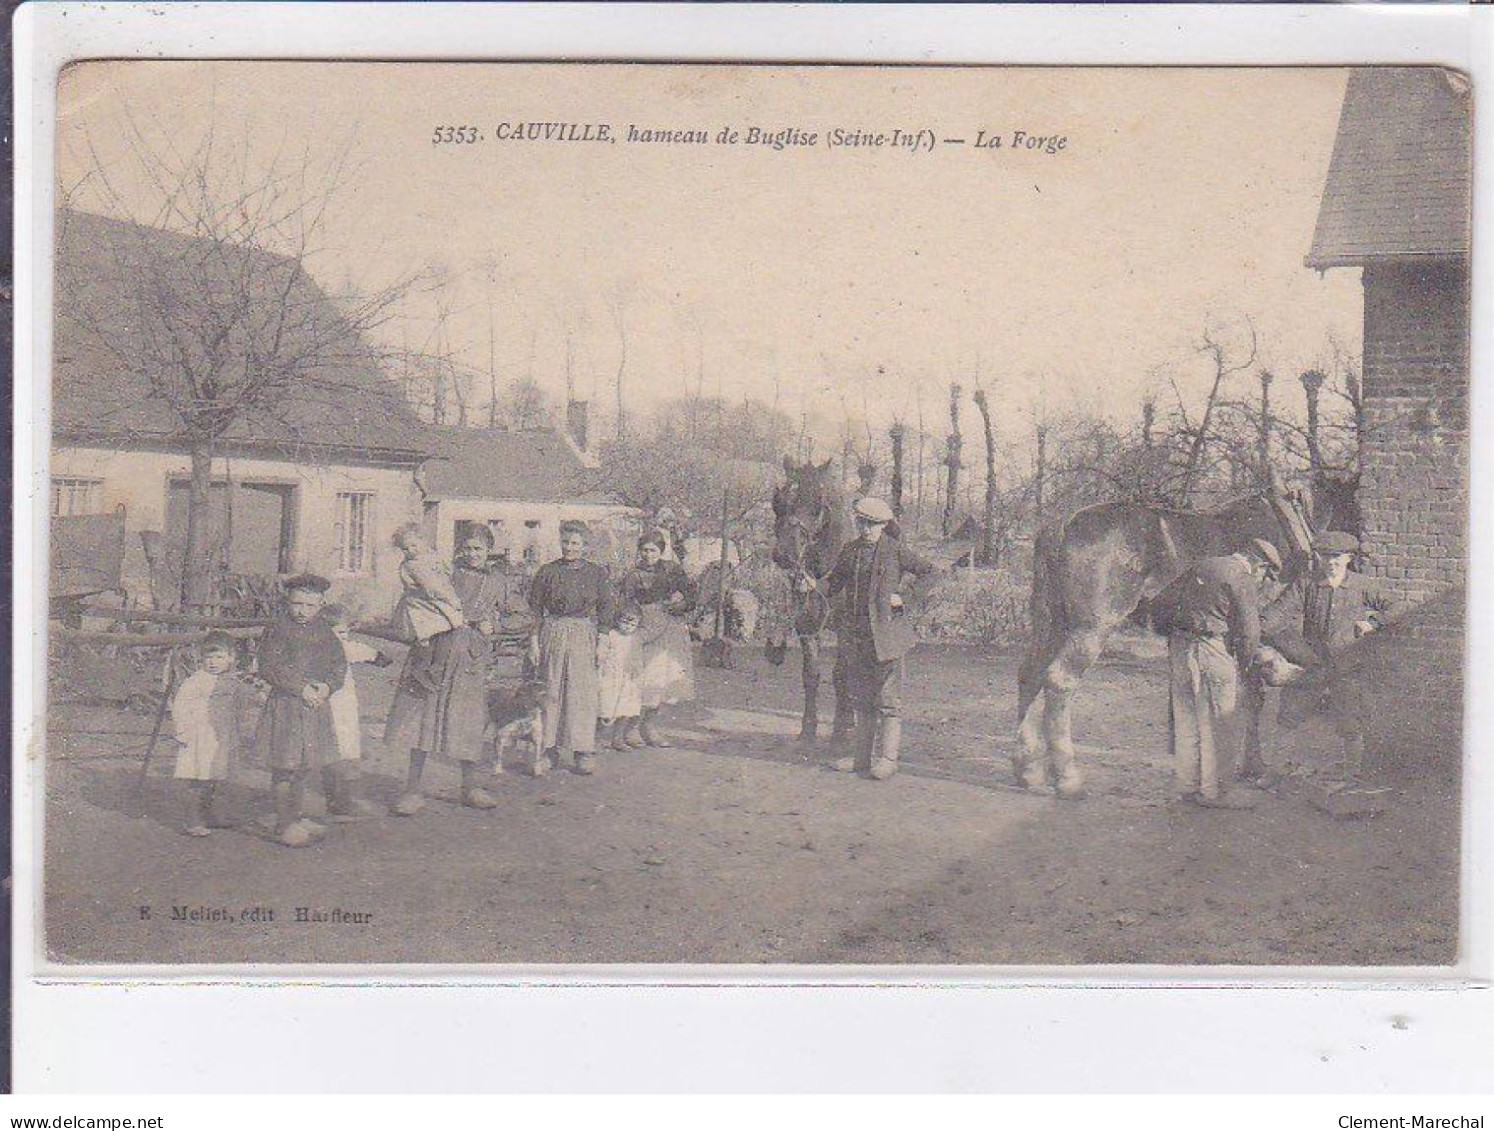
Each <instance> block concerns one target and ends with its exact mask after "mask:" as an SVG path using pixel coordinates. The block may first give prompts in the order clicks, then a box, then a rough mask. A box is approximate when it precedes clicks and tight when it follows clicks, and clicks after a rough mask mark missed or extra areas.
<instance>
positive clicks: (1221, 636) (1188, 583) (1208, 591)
mask: <svg viewBox="0 0 1494 1131" xmlns="http://www.w3.org/2000/svg"><path fill="white" fill-rule="evenodd" d="M1280 573H1281V555H1280V554H1279V553H1278V552H1277V550H1276V547H1275V546H1273V545H1271V543H1269V542H1267V541H1265V540H1264V539H1261V538H1256V539H1254V540H1252V541H1251V542H1250V544H1249V545H1247V546H1246V547H1245V548H1244V549H1242V550H1238V551H1236V552H1235V553H1232V554H1224V555H1221V556H1219V557H1214V558H1204V559H1203V560H1202V561H1199V562H1196V563H1194V564H1193V565H1192V566H1190V567H1188V568H1187V569H1185V570H1184V571H1183V572H1182V573H1181V574H1180V575H1179V576H1178V578H1177V579H1176V580H1175V581H1173V583H1172V584H1171V585H1169V586H1168V587H1167V588H1166V589H1164V590H1163V591H1162V592H1161V593H1160V594H1159V595H1158V596H1157V599H1156V601H1155V602H1154V603H1153V617H1154V619H1155V620H1156V623H1157V625H1158V627H1160V628H1163V629H1164V630H1165V631H1166V632H1167V634H1168V641H1167V654H1168V660H1169V663H1170V665H1171V669H1172V683H1171V701H1170V702H1171V711H1170V723H1171V731H1172V748H1173V762H1174V765H1175V767H1176V771H1177V783H1178V792H1179V795H1180V796H1181V798H1182V799H1183V800H1184V801H1188V802H1192V803H1193V804H1196V805H1202V806H1205V807H1206V808H1210V809H1250V808H1253V807H1254V806H1255V801H1254V799H1253V798H1252V797H1251V796H1250V795H1249V794H1248V793H1247V792H1245V791H1241V790H1225V789H1223V788H1222V787H1221V784H1220V772H1219V758H1220V756H1221V755H1222V756H1223V757H1224V758H1226V759H1229V758H1230V755H1231V754H1232V752H1233V743H1232V741H1231V738H1232V732H1231V730H1230V723H1231V721H1232V719H1233V717H1234V713H1235V707H1236V704H1237V702H1238V698H1239V683H1240V675H1241V673H1242V671H1243V670H1245V669H1246V668H1248V667H1249V666H1250V665H1251V664H1253V663H1254V662H1255V660H1256V656H1257V653H1258V652H1259V651H1260V647H1261V606H1260V585H1261V583H1262V582H1263V581H1269V580H1273V579H1274V578H1275V577H1277V576H1279V575H1280ZM1228 769H1229V767H1228V766H1226V770H1228Z"/></svg>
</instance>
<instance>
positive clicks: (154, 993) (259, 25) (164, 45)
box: [12, 4, 1494, 1091]
mask: <svg viewBox="0 0 1494 1131" xmlns="http://www.w3.org/2000/svg"><path fill="white" fill-rule="evenodd" d="M1491 27H1494V22H1491V19H1490V18H1489V15H1488V12H1487V11H1484V10H1479V9H1469V8H1464V7H1459V6H1455V5H1447V6H1419V5H1378V6H1370V7H1352V8H1351V7H1331V6H1323V7H1318V6H1255V5H1240V6H1208V7H1182V6H1166V7H1163V6H1156V7H1152V6H1110V7H1103V8H1101V7H1064V6H1036V5H1034V6H1027V5H1020V6H1013V7H1007V8H973V7H969V6H963V5H951V6H922V5H919V6H883V5H875V6H845V5H834V6H823V7H806V6H792V7H790V6H772V5H763V6H756V5H743V6H693V5H692V6H680V7H676V6H670V5H617V6H609V5H547V4H534V5H529V4H515V5H494V6H487V7H483V6H477V5H465V4H462V5H451V4H430V5H408V4H370V5H356V4H325V5H320V4H215V5H208V6H197V5H193V6H187V5H182V6H172V5H166V6H146V5H126V4H103V5H83V4H55V5H39V6H31V7H26V8H22V9H20V10H19V12H18V13H17V15H16V17H15V39H16V51H17V55H16V119H15V120H16V142H17V165H16V170H17V173H16V238H17V248H16V328H17V333H16V369H15V372H16V398H15V413H16V417H15V439H16V445H15V466H14V482H15V515H16V518H15V529H16V530H17V532H18V535H17V538H16V554H15V562H14V585H15V609H16V619H15V624H14V629H13V633H14V635H13V642H12V646H13V657H14V664H13V693H14V704H15V706H14V712H15V720H16V726H15V735H14V750H13V758H14V763H13V765H14V769H15V776H14V782H15V811H14V819H15V844H16V852H15V858H14V869H15V870H14V875H15V883H16V886H15V912H16V913H15V917H14V925H13V930H14V934H13V943H14V951H13V953H14V956H15V979H16V981H15V987H16V993H15V1025H16V1028H15V1032H16V1083H17V1087H18V1088H23V1089H25V1088H46V1089H48V1090H54V1089H55V1090H88V1091H95V1090H97V1091H104V1090H128V1091H135V1090H149V1089H151V1088H155V1089H159V1090H173V1089H174V1088H176V1087H180V1086H186V1087H190V1088H192V1089H194V1090H196V1089H203V1090H215V1089H224V1088H249V1089H258V1088H273V1089H276V1090H279V1089H282V1088H284V1089H287V1090H298V1089H301V1088H310V1089H320V1088H323V1087H327V1086H332V1087H340V1088H362V1089H370V1090H376V1089H380V1088H383V1087H387V1086H389V1085H390V1083H391V1082H392V1081H394V1080H403V1081H405V1082H406V1083H408V1084H409V1085H411V1086H416V1087H432V1086H434V1087H443V1088H449V1087H461V1088H464V1089H471V1088H473V1087H476V1088H479V1089H481V1088H487V1087H505V1086H509V1087H526V1088H536V1087H538V1088H543V1087H554V1086H563V1085H566V1084H569V1085H570V1086H574V1087H582V1088H587V1089H591V1088H598V1089H607V1088H615V1089H620V1090H634V1089H637V1088H641V1087H670V1086H674V1087H683V1088H692V1089H694V1088H712V1087H715V1088H720V1087H736V1088H743V1087H751V1088H758V1087H763V1088H770V1087H781V1088H789V1089H796V1088H803V1087H813V1086H816V1085H818V1086H820V1087H824V1086H827V1085H831V1084H832V1081H833V1082H834V1084H833V1085H832V1086H836V1087H841V1086H845V1087H865V1088H873V1089H880V1088H886V1087H906V1088H943V1087H955V1088H961V1087H967V1088H968V1087H995V1088H1001V1087H1017V1088H1021V1089H1023V1090H1029V1089H1030V1090H1063V1089H1067V1088H1084V1089H1094V1090H1102V1089H1105V1088H1107V1087H1109V1088H1111V1089H1115V1090H1135V1089H1150V1088H1166V1087H1169V1086H1175V1087H1183V1086H1187V1087H1193V1088H1209V1087H1216V1088H1219V1087H1222V1088H1230V1089H1241V1090H1249V1089H1251V1088H1253V1087H1260V1086H1265V1087H1270V1088H1271V1089H1273V1090H1275V1089H1278V1088H1288V1089H1291V1088H1300V1089H1304V1090H1306V1089H1311V1090H1318V1089H1334V1090H1357V1089H1360V1088H1372V1087H1375V1086H1377V1085H1383V1084H1384V1083H1387V1082H1389V1081H1408V1080H1423V1081H1426V1082H1428V1083H1430V1082H1433V1081H1435V1082H1436V1083H1435V1084H1434V1085H1433V1086H1440V1087H1444V1088H1454V1089H1456V1088H1460V1087H1466V1086H1469V1085H1470V1084H1473V1083H1474V1082H1475V1081H1478V1080H1482V1081H1484V1082H1488V1081H1489V1075H1488V1068H1487V1065H1486V1064H1485V1063H1484V1061H1486V1060H1487V1054H1486V1052H1485V1051H1483V1050H1486V1049H1487V1047H1488V1036H1487V1025H1488V1022H1489V1019H1490V1017H1491V1016H1494V1014H1491V1010H1490V1008H1489V1003H1494V994H1491V993H1487V992H1479V989H1478V987H1480V986H1481V985H1484V984H1486V980H1487V979H1488V977H1489V976H1490V974H1491V973H1494V938H1491V931H1490V927H1491V908H1494V898H1491V895H1494V893H1491V892H1490V882H1489V877H1490V876H1491V875H1494V873H1491V871H1490V864H1491V860H1490V849H1491V844H1494V836H1491V832H1490V830H1491V825H1494V820H1491V819H1494V797H1491V788H1490V787H1491V785H1494V774H1491V772H1490V769H1489V767H1488V766H1487V765H1486V764H1482V761H1483V760H1482V759H1480V758H1477V757H1473V756H1470V752H1476V751H1480V750H1483V749H1486V748H1487V747H1488V745H1489V737H1490V735H1491V734H1494V724H1491V717H1494V715H1491V712H1494V708H1491V707H1487V706H1483V705H1482V704H1481V702H1480V696H1479V694H1478V692H1479V691H1480V690H1486V689H1488V688H1489V686H1490V684H1491V681H1490V680H1489V678H1488V677H1487V676H1480V674H1479V673H1480V672H1482V671H1487V670H1488V659H1489V656H1490V644H1491V631H1490V630H1491V619H1490V618H1491V613H1490V609H1491V604H1490V599H1489V590H1490V586H1491V576H1494V575H1491V574H1490V571H1487V570H1483V569H1480V568H1478V567H1477V566H1475V568H1474V569H1473V570H1471V571H1470V572H1471V578H1470V586H1469V603H1468V607H1469V633H1468V649H1467V664H1468V671H1469V673H1470V676H1469V684H1468V694H1467V700H1468V716H1467V729H1466V737H1465V765H1466V773H1465V779H1464V783H1465V785H1464V796H1465V809H1464V818H1463V828H1464V845H1463V890H1462V909H1463V941H1462V949H1461V954H1460V960H1459V963H1458V965H1457V966H1456V967H1453V968H1442V969H1439V970H1435V971H1430V972H1429V971H1427V970H1424V969H1410V970H1388V969H1377V970H1375V971H1373V972H1369V973H1366V972H1364V971H1359V970H1349V969H1326V970H1325V969H1321V968H1314V969H1311V970H1303V971H1302V975H1301V977H1297V976H1292V975H1290V974H1283V973H1282V972H1281V971H1279V970H1273V971H1259V970H1251V969H1247V968H1188V967H1132V968H1126V969H1125V972H1124V973H1117V972H1116V970H1115V969H1113V968H1080V969H1074V968H1069V969H1062V970H1047V971H1040V970H1035V969H1033V968H1020V969H1007V968H990V969H987V968H974V969H972V968H968V967H960V968H913V969H909V968H896V969H889V968H840V969H837V970H830V971H826V970H819V969H806V968H802V967H801V968H792V969H784V968H774V967H762V968H757V967H729V968H721V967H714V968H687V967H642V968H619V967H579V968H574V967H573V968H554V967H526V968H509V969H507V970H500V971H497V972H495V970H494V968H475V967H471V968H452V967H408V966H406V967H359V968H356V969H336V968H331V969H329V968H316V969H309V968H304V967H303V968H295V967H289V968H266V969H261V970H256V971H255V972H254V973H252V974H235V975H231V976H228V977H225V976H224V975H223V974H222V972H221V970H219V969H213V970H208V969H205V968H187V969H183V968H180V967H173V968H159V969H154V968H152V969H146V968H140V967H132V968H126V969H120V970H118V971H114V972H113V973H114V974H117V975H123V976H124V977H125V978H127V979H128V980H127V981H120V982H110V983H107V984H101V983H100V982H99V981H98V980H97V976H98V975H99V974H101V973H107V972H103V971H99V970H97V969H94V970H91V971H90V973H89V975H88V976H87V977H82V976H80V972H79V971H77V970H75V969H72V968H66V969H64V968H50V969H43V968H42V967H40V966H39V964H38V949H37V944H36V939H37V934H38V932H37V931H36V919H35V915H36V909H37V907H38V906H39V890H38V887H37V884H36V880H37V877H38V874H39V870H38V869H39V860H38V856H37V847H38V846H39V839H38V835H39V830H40V818H41V790H40V789H39V788H38V779H37V776H36V775H37V773H38V771H39V768H40V765H39V763H38V762H35V761H32V760H31V759H30V758H28V751H29V750H31V749H32V748H33V747H32V744H33V743H34V742H36V741H38V739H37V735H36V729H35V727H34V725H33V723H32V721H31V720H32V719H33V718H34V715H35V712H36V709H37V705H38V703H39V702H40V691H41V687H40V681H41V680H42V679H43V678H44V675H45V670H46V664H45V644H44V640H43V637H42V634H41V631H40V630H41V628H43V627H44V624H45V618H44V613H43V612H42V610H43V609H44V606H43V605H41V604H38V603H37V601H36V600H35V592H36V590H35V586H36V584H37V579H39V578H40V579H44V578H45V577H46V568H45V552H46V541H47V539H46V533H45V530H46V527H45V506H44V505H43V501H44V500H45V499H46V498H47V494H46V490H45V487H46V482H45V470H46V458H47V447H48V442H47V437H48V435H49V431H50V429H49V426H48V414H47V404H46V397H45V394H44V390H42V389H41V388H39V385H38V378H37V375H38V374H45V373H47V372H48V370H49V363H50V358H49V351H50V341H49V339H48V336H47V333H46V328H47V325H48V312H49V310H50V302H51V295H50V281H49V275H48V271H47V265H48V262H49V255H50V251H49V249H50V246H51V239H50V232H51V215H52V212H51V169H52V151H53V125H54V122H53V116H54V114H55V98H54V92H55V82H56V76H57V73H58V71H59V70H60V68H61V66H63V65H65V63H67V62H68V61H71V60H75V59H81V58H101V57H107V58H242V57H254V58H308V59H314V58H362V59H390V60H393V59H400V60H436V59H521V60H536V59H557V60H558V59H568V60H575V59H597V60H600V59H614V60H620V59H630V60H659V61H772V62H801V63H802V62H847V63H849V62H857V63H879V62H900V63H921V64H941V63H1025V64H1096V65H1098V64H1118V65H1135V64H1141V63H1156V64H1175V65H1181V64H1211V65H1219V64H1228V65H1265V64H1294V65H1303V64H1308V65H1350V64H1356V63H1369V62H1380V63H1392V62H1395V63H1441V64H1446V65H1450V66H1454V67H1458V68H1461V69H1464V70H1467V71H1469V72H1470V73H1471V74H1472V75H1473V79H1474V88H1475V104H1476V105H1481V98H1480V95H1481V92H1482V91H1483V89H1484V86H1485V85H1486V84H1489V83H1490V80H1491V78H1494V70H1491V65H1490V29H1491ZM1489 118H1490V115H1488V114H1485V113H1476V114H1475V119H1476V125H1477V135H1478V136H1477V155H1476V160H1475V177H1476V190H1475V191H1476V203H1475V212H1476V215H1479V216H1482V215H1483V213H1484V212H1485V211H1486V210H1487V205H1488V203H1489V198H1490V191H1489V178H1488V177H1486V176H1484V175H1483V171H1484V168H1485V166H1486V165H1487V164H1488V162H1489V154H1491V153H1494V149H1491V138H1494V128H1491V125H1490V121H1489ZM1491 231H1494V229H1491V228H1489V226H1487V225H1481V224H1478V223H1476V224H1475V248H1476V251H1475V260H1474V262H1475V264H1476V265H1477V271H1476V276H1475V282H1474V300H1473V301H1474V319H1473V324H1474V327H1475V330H1474V345H1473V357H1474V362H1475V372H1476V374H1477V376H1476V377H1475V379H1474V387H1473V396H1472V412H1471V419H1472V429H1473V433H1474V436H1475V437H1476V438H1477V439H1476V441H1475V443H1474V444H1473V451H1472V466H1471V474H1472V476H1473V480H1472V492H1471V496H1472V511H1473V515H1474V516H1478V515H1480V514H1483V513H1484V512H1485V505H1486V503H1487V500H1488V498H1489V488H1490V482H1491V481H1490V474H1489V470H1488V465H1489V458H1490V453H1489V450H1488V449H1489V447H1490V441H1489V440H1487V439H1485V438H1484V437H1488V436H1491V435H1494V409H1491V407H1490V403H1489V401H1488V398H1487V397H1486V396H1485V395H1484V394H1483V385H1484V383H1485V381H1486V380H1487V376H1488V369H1489V366H1488V364H1487V360H1486V359H1487V358H1488V357H1489V356H1490V350H1489V346H1490V344H1491V342H1490V337H1491V329H1490V328H1491V326H1494V318H1491V314H1494V310H1491V301H1490V294H1491V290H1490V287H1489V285H1488V284H1489V282H1490V269H1489V266H1488V265H1489V263H1490V262H1491V252H1494V246H1491V245H1494V236H1491V234H1490V232H1491ZM1491 541H1494V539H1491V536H1490V535H1489V534H1487V533H1486V532H1485V531H1484V529H1483V527H1482V526H1481V525H1480V524H1479V523H1478V522H1477V521H1474V522H1472V523H1471V525H1470V536H1469V548H1470V558H1471V560H1472V561H1473V562H1475V563H1477V562H1487V561H1489V560H1491V557H1490V554H1489V553H1488V551H1489V549H1490V544H1491ZM397 983H398V985H397ZM313 984H315V985H316V986H317V987H318V988H316V989H314V990H313V989H310V988H309V987H310V986H311V985H313ZM1480 1003H1484V1004H1482V1005H1481V1004H1480ZM225 1017H233V1018H237V1019H238V1020H239V1023H238V1024H236V1025H234V1026H231V1027H225V1026H222V1025H220V1024H218V1023H217V1022H216V1021H215V1019H217V1018H225ZM1480 1024H1482V1025H1483V1026H1484V1032H1483V1034H1482V1036H1480V1034H1479V1033H1478V1031H1477V1030H1478V1026H1479V1025H1480ZM204 1026H205V1027H207V1029H208V1031H212V1032H214V1033H215V1034H217V1033H221V1034H222V1043H217V1044H210V1043H208V1042H203V1041H202V1040H201V1039H200V1037H199V1036H198V1034H199V1032H201V1031H202V1030H203V1027H204ZM416 1032H420V1033H422V1034H423V1036H422V1039H421V1040H420V1041H418V1042H412V1041H409V1040H401V1039H399V1036H398V1035H399V1034H413V1033H416ZM563 1032H568V1033H569V1034H570V1035H569V1036H562V1033H563ZM287 1033H295V1034H296V1035H295V1037H294V1038H292V1039H289V1040H287V1039H286V1037H285V1034H287ZM1209 1033H1213V1034H1214V1037H1213V1038H1212V1043H1211V1041H1210V1039H1209V1038H1208V1037H1207V1036H1206V1035H1207V1034H1209ZM479 1034H480V1040H479V1039H477V1036H478V1035H479ZM578 1034H584V1036H582V1037H580V1038H579V1040H580V1041H581V1045H580V1046H578V1045H577V1041H578V1036H577V1035H578ZM380 1036H382V1038H383V1039H382V1040H378V1039H375V1038H377V1037H380ZM1138 1038H1141V1039H1138ZM557 1041H558V1042H560V1043H559V1044H557ZM723 1043H724V1044H725V1045H729V1046H730V1053H729V1055H725V1056H723V1055H722V1048H723ZM308 1048H316V1049H319V1050H325V1049H332V1050H334V1051H335V1053H336V1056H335V1057H334V1058H333V1059H334V1063H328V1062H326V1061H325V1060H323V1058H322V1054H321V1053H320V1052H319V1053H318V1055H317V1056H315V1057H311V1058H308V1056H307V1055H306V1053H307V1049H308ZM1351 1049H1354V1050H1358V1051H1357V1052H1356V1053H1355V1054H1354V1055H1349V1054H1348V1052H1347V1051H1346V1050H1351ZM1324 1050H1333V1051H1328V1052H1325V1051H1324ZM1101 1052H1103V1054H1104V1055H1103V1056H1096V1055H1091V1054H1098V1053H1101ZM308 1061H310V1062H308ZM1079 1065H1084V1068H1083V1071H1082V1073H1079V1074H1076V1071H1075V1070H1076V1068H1077V1067H1078V1066H1079ZM251 1066H252V1070H251ZM1257 1066H1259V1067H1257ZM1265 1066H1269V1067H1270V1069H1271V1075H1269V1076H1260V1075H1258V1072H1259V1070H1260V1068H1261V1067H1265ZM1185 1068H1186V1071H1187V1076H1186V1078H1185V1077H1184V1076H1182V1075H1177V1076H1174V1075H1172V1074H1173V1073H1180V1072H1182V1071H1183V1070H1184V1069H1185ZM749 1069H750V1070H751V1072H752V1073H753V1074H752V1075H750V1076H747V1075H744V1074H743V1073H744V1072H746V1071H748V1070H749ZM1169 1081H1170V1083H1169ZM1408 1086H1409V1085H1408Z"/></svg>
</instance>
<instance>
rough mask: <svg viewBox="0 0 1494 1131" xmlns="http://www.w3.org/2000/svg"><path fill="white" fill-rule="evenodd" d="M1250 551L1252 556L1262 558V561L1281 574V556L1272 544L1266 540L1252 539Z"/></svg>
mask: <svg viewBox="0 0 1494 1131" xmlns="http://www.w3.org/2000/svg"><path fill="white" fill-rule="evenodd" d="M1249 549H1250V552H1251V553H1252V554H1254V555H1255V556H1256V557H1258V558H1260V560H1261V561H1263V562H1265V563H1266V564H1267V565H1268V566H1270V567H1271V568H1272V569H1274V570H1275V571H1276V572H1277V573H1280V572H1281V554H1280V552H1279V551H1278V550H1277V549H1276V547H1275V546H1273V545H1271V543H1270V542H1267V541H1266V540H1265V539H1264V538H1252V539H1251V540H1250V547H1249Z"/></svg>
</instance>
